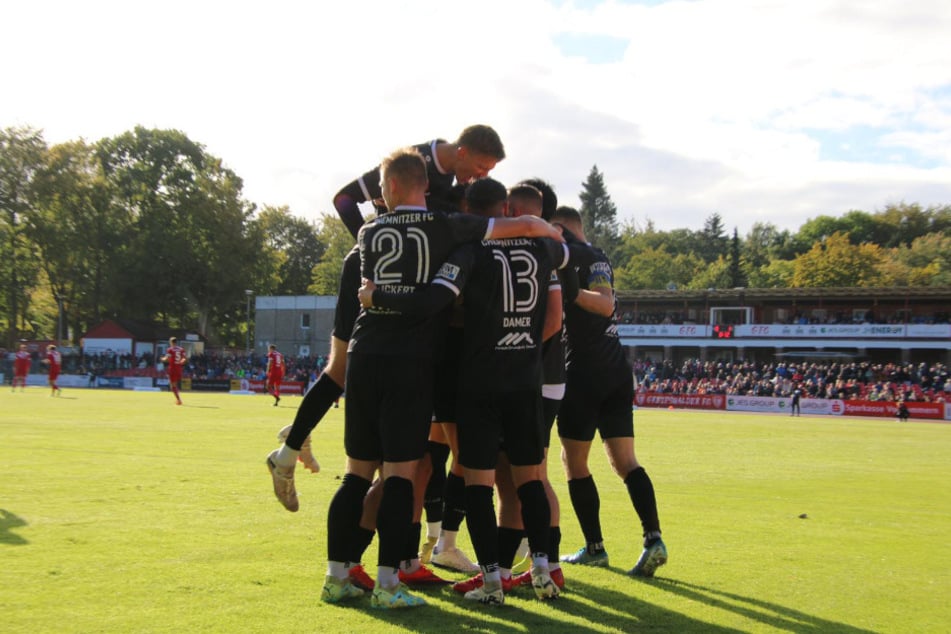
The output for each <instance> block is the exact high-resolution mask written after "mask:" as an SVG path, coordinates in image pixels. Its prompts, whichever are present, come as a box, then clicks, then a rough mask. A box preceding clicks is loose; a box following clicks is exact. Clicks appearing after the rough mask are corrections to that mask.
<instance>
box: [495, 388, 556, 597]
mask: <svg viewBox="0 0 951 634" xmlns="http://www.w3.org/2000/svg"><path fill="white" fill-rule="evenodd" d="M505 411H506V413H505V415H504V427H503V433H502V436H503V438H504V445H505V452H506V454H507V455H508V457H509V461H510V462H511V464H512V481H513V483H514V485H515V487H516V493H517V494H518V501H519V504H520V507H521V514H522V524H523V525H524V526H525V534H526V535H527V536H528V543H529V546H530V547H531V552H532V568H531V577H532V587H533V589H534V590H535V595H536V596H537V597H538V598H540V599H554V598H556V597H557V596H558V594H559V589H558V586H557V585H556V584H555V583H554V581H553V580H552V579H551V573H550V568H549V558H548V553H549V550H550V543H549V542H550V536H551V507H550V505H549V503H548V496H547V495H546V494H545V485H544V484H543V483H542V474H543V468H542V463H543V461H544V457H545V445H546V444H547V443H546V442H545V437H546V436H547V432H548V428H547V426H546V425H545V422H544V417H543V407H542V399H541V394H539V393H537V392H534V391H527V392H524V393H514V394H512V395H510V396H509V398H508V399H507V403H506V406H505Z"/></svg>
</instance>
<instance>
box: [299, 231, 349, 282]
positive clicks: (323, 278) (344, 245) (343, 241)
mask: <svg viewBox="0 0 951 634" xmlns="http://www.w3.org/2000/svg"><path fill="white" fill-rule="evenodd" d="M318 224H319V226H320V229H319V231H318V233H317V237H318V239H319V240H320V242H321V244H323V245H324V252H323V255H321V257H320V262H318V263H317V266H315V267H314V270H313V272H312V274H311V284H310V286H309V287H308V289H307V290H308V292H309V293H311V294H312V295H336V294H337V290H338V287H339V282H340V272H341V271H342V270H343V260H344V258H346V257H347V254H348V253H349V252H350V249H352V248H353V236H352V235H351V234H350V231H348V230H347V227H346V225H344V224H343V222H342V221H341V220H340V218H338V217H336V216H331V215H330V214H321V217H320V220H319V222H318Z"/></svg>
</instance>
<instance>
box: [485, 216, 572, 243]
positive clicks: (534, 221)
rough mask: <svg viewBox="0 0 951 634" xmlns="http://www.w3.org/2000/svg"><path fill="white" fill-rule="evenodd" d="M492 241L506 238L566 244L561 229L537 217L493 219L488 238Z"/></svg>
mask: <svg viewBox="0 0 951 634" xmlns="http://www.w3.org/2000/svg"><path fill="white" fill-rule="evenodd" d="M486 237H487V238H488V239H490V240H501V239H504V238H551V239H552V240H557V241H559V242H564V238H562V237H561V229H559V228H558V227H556V226H554V225H552V224H549V223H548V222H547V221H545V220H542V219H541V218H539V217H537V216H519V217H518V218H493V219H492V220H491V224H490V225H489V233H488V235H487V236H486Z"/></svg>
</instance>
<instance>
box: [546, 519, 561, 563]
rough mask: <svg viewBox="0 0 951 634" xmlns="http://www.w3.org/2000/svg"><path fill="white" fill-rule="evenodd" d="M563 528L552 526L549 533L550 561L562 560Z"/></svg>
mask: <svg viewBox="0 0 951 634" xmlns="http://www.w3.org/2000/svg"><path fill="white" fill-rule="evenodd" d="M560 551H561V527H560V526H552V527H551V528H550V529H549V532H548V561H552V562H554V561H558V560H559V559H561V552H560Z"/></svg>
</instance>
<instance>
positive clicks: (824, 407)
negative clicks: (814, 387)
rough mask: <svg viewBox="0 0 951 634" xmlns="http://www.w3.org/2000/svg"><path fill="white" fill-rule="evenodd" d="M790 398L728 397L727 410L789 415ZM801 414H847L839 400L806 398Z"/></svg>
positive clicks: (802, 401) (800, 405) (800, 409)
mask: <svg viewBox="0 0 951 634" xmlns="http://www.w3.org/2000/svg"><path fill="white" fill-rule="evenodd" d="M791 401H792V399H791V398H788V397H772V396H734V395H730V396H727V397H726V408H727V410H729V411H733V412H774V413H783V414H788V413H789V404H790V402H791ZM799 411H800V413H801V414H806V415H809V414H813V415H814V414H822V415H826V416H829V415H831V416H841V415H842V414H843V413H844V412H845V408H844V406H843V404H842V401H840V400H839V399H820V398H804V399H801V400H800V401H799Z"/></svg>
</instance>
